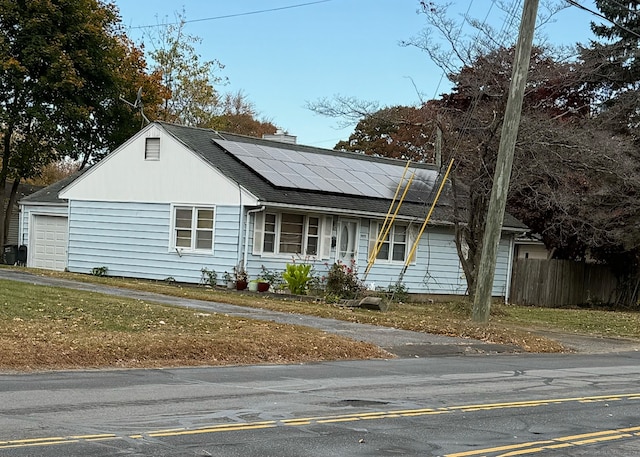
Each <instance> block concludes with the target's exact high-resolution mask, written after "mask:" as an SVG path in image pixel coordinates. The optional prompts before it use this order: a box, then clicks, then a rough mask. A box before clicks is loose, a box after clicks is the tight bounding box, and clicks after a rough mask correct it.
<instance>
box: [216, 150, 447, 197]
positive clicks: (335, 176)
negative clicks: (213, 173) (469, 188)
mask: <svg viewBox="0 0 640 457" xmlns="http://www.w3.org/2000/svg"><path fill="white" fill-rule="evenodd" d="M213 141H215V142H216V143H217V144H218V145H220V146H221V147H222V148H224V149H225V150H227V151H228V152H230V153H231V154H233V155H234V156H235V157H236V158H238V159H239V160H240V161H242V162H243V163H244V164H245V165H247V166H248V167H250V168H251V169H252V170H253V171H255V172H256V173H258V174H259V175H261V176H262V177H264V178H265V179H266V180H267V181H269V182H270V183H271V184H273V185H274V186H277V187H284V188H292V189H302V190H313V191H323V192H333V193H340V194H346V195H356V196H365V197H375V198H386V199H392V198H393V195H394V194H395V192H396V189H397V187H398V183H399V182H400V180H401V178H402V174H403V172H404V168H405V166H406V164H405V163H403V162H400V161H398V164H392V163H381V162H376V161H372V160H365V159H358V158H354V157H349V156H348V155H346V154H345V156H344V157H340V156H336V155H331V154H322V153H310V152H302V151H297V150H292V149H283V148H278V147H273V146H262V145H257V144H253V143H242V142H237V141H227V140H213ZM411 172H412V170H409V171H408V172H407V174H406V176H405V183H406V181H407V180H408V178H409V176H410V175H411ZM437 175H438V173H437V171H436V170H429V169H418V170H416V175H415V177H414V180H413V183H412V186H411V189H412V191H411V192H410V193H409V194H408V195H407V198H406V200H408V201H424V200H425V199H427V198H428V195H427V194H428V193H429V191H430V190H431V189H432V188H433V186H434V183H435V181H436V179H437ZM402 189H404V183H403V187H402Z"/></svg>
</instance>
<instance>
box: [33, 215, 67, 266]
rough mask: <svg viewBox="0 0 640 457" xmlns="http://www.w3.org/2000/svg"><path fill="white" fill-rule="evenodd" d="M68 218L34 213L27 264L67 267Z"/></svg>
mask: <svg viewBox="0 0 640 457" xmlns="http://www.w3.org/2000/svg"><path fill="white" fill-rule="evenodd" d="M67 220H68V219H67V217H65V216H53V215H43V214H37V215H36V214H34V215H32V220H31V225H32V227H31V235H32V237H31V243H30V246H29V257H28V260H27V265H29V266H31V267H34V268H45V269H47V270H59V271H62V270H64V269H65V268H66V267H67V233H68V223H67Z"/></svg>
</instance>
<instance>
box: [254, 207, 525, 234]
mask: <svg viewBox="0 0 640 457" xmlns="http://www.w3.org/2000/svg"><path fill="white" fill-rule="evenodd" d="M261 204H263V205H266V206H269V207H270V208H283V209H297V210H303V211H313V212H317V213H324V214H326V213H333V214H346V215H349V216H361V217H371V218H375V219H384V217H385V213H376V212H372V211H360V210H353V209H344V208H327V207H322V206H307V205H292V204H289V203H277V202H268V201H263V202H261ZM418 219H419V220H422V219H421V218H418V217H416V216H404V215H401V214H398V216H396V220H400V221H404V222H415V221H416V220H418ZM431 223H432V224H433V225H437V226H444V227H453V226H455V224H454V223H453V222H451V221H441V220H437V219H432V220H431ZM523 230H524V229H523V228H522V227H504V226H503V227H502V232H508V233H522V232H523Z"/></svg>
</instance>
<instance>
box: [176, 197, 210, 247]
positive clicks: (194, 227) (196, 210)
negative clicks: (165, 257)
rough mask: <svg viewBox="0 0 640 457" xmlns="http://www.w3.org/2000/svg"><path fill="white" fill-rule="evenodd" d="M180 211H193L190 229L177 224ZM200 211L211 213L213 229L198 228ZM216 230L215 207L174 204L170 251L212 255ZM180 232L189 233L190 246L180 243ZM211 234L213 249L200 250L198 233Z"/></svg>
mask: <svg viewBox="0 0 640 457" xmlns="http://www.w3.org/2000/svg"><path fill="white" fill-rule="evenodd" d="M179 210H190V211H191V224H190V227H179V226H178V222H177V213H178V211H179ZM200 211H211V212H213V214H212V220H211V227H198V221H199V215H200ZM215 229H216V207H215V206H213V205H192V204H172V205H171V233H170V240H169V250H170V251H178V252H180V253H182V252H192V253H201V254H212V253H213V247H214V246H215ZM178 230H181V231H189V232H190V235H189V245H188V246H187V245H181V244H180V243H178ZM199 231H200V232H207V233H209V232H210V233H211V247H207V248H198V247H196V243H197V241H198V237H197V234H198V232H199Z"/></svg>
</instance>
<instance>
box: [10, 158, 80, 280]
mask: <svg viewBox="0 0 640 457" xmlns="http://www.w3.org/2000/svg"><path fill="white" fill-rule="evenodd" d="M83 172H84V170H83V171H82V172H76V173H74V174H73V175H70V176H68V177H66V178H65V179H63V180H61V181H58V182H57V183H55V184H52V185H50V186H48V187H45V188H44V189H40V190H39V191H37V192H35V193H33V194H31V195H29V196H27V197H25V198H23V199H22V200H20V202H19V203H20V228H19V241H18V244H21V245H25V246H27V266H28V267H34V268H44V269H47V270H60V271H62V270H64V269H65V268H67V245H68V239H69V218H68V214H69V203H68V202H67V201H66V200H63V199H60V198H58V193H59V192H60V191H61V190H62V189H64V188H65V187H66V186H67V185H69V184H70V183H72V182H73V181H74V180H75V179H76V178H77V177H78V176H80V175H81V174H82V173H83Z"/></svg>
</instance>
